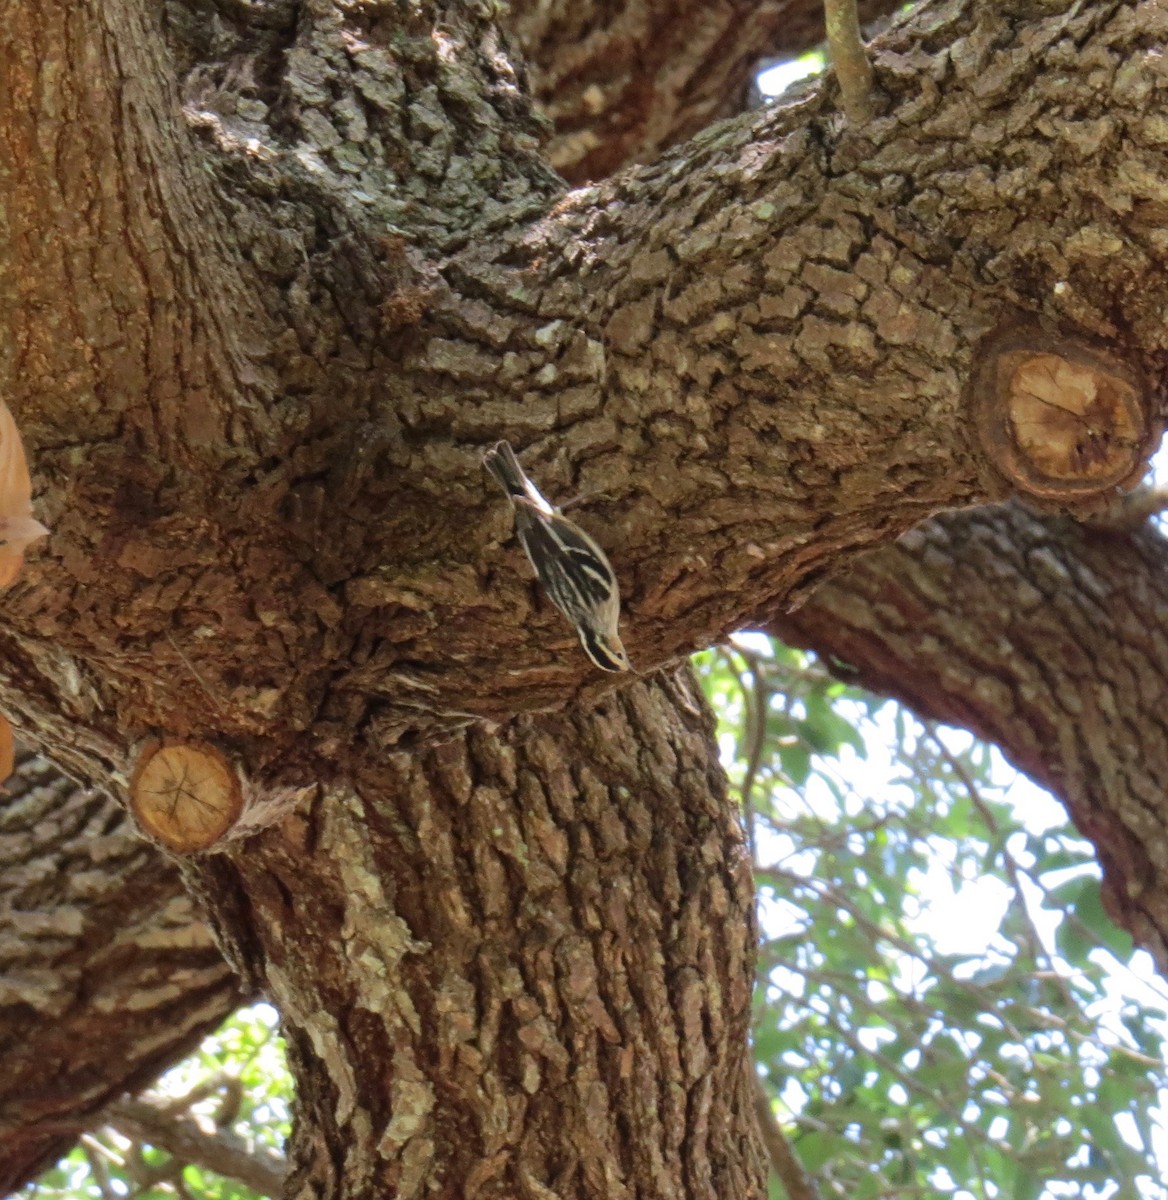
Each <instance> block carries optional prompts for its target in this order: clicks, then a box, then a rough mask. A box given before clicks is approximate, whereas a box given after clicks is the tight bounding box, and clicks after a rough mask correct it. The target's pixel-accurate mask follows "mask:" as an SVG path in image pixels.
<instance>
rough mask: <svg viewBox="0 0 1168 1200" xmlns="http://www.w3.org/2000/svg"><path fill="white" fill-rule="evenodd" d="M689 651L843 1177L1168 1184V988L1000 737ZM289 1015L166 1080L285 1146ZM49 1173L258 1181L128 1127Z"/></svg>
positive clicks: (241, 1032)
mask: <svg viewBox="0 0 1168 1200" xmlns="http://www.w3.org/2000/svg"><path fill="white" fill-rule="evenodd" d="M696 664H697V668H698V671H699V674H700V676H701V678H702V680H703V683H704V685H705V688H706V692H707V695H708V696H709V698H710V700H711V702H712V704H713V705H714V708H715V710H716V711H717V714H718V717H719V719H720V739H721V747H722V751H723V758H724V761H725V763H726V766H727V770H728V772H729V774H730V777H731V780H732V783H733V784H734V786H735V787H736V788H737V790H738V792H739V794H740V796H741V798H742V805H743V811H744V814H745V818H746V822H747V828H748V832H749V837H750V843H751V849H752V853H753V854H754V858H755V866H756V874H757V879H758V885H759V904H760V909H761V916H762V926H763V932H764V936H763V942H762V945H761V948H760V966H759V987H758V1002H757V1009H756V1025H755V1039H754V1046H755V1053H756V1057H757V1061H758V1066H759V1071H760V1075H761V1077H762V1079H763V1080H764V1081H765V1087H766V1088H767V1089H768V1094H769V1096H770V1099H771V1105H772V1110H773V1112H774V1114H775V1119H776V1121H777V1122H779V1124H780V1126H781V1127H782V1128H783V1129H784V1130H785V1133H786V1136H787V1138H788V1139H789V1141H790V1142H791V1143H792V1145H793V1146H794V1148H795V1150H796V1152H797V1154H798V1156H799V1158H800V1159H801V1160H802V1162H803V1164H804V1166H805V1167H806V1169H807V1171H808V1172H809V1173H810V1174H811V1176H812V1177H813V1179H814V1180H815V1183H816V1185H817V1186H818V1188H819V1191H820V1194H821V1196H822V1197H824V1200H828V1198H831V1197H840V1198H844V1197H846V1198H847V1200H866V1198H873V1200H875V1198H876V1197H879V1198H880V1200H895V1198H899V1197H918V1196H926V1197H931V1196H954V1197H956V1198H959V1200H967V1198H969V1197H977V1198H979V1200H982V1198H984V1200H989V1198H991V1197H1004V1198H1008V1200H1039V1197H1044V1198H1048V1200H1056V1198H1060V1200H1061V1198H1064V1197H1085V1198H1087V1197H1098V1198H1104V1197H1108V1196H1113V1195H1118V1196H1120V1197H1123V1198H1124V1200H1127V1198H1128V1197H1131V1198H1133V1200H1134V1198H1135V1197H1137V1196H1144V1197H1148V1198H1152V1197H1163V1196H1168V1192H1165V1191H1164V1190H1162V1189H1161V1188H1160V1185H1159V1184H1157V1183H1156V1182H1155V1181H1156V1179H1157V1178H1158V1172H1157V1170H1156V1166H1155V1163H1154V1160H1153V1156H1152V1152H1151V1143H1152V1135H1153V1130H1152V1120H1151V1116H1150V1113H1151V1111H1152V1108H1153V1105H1154V1102H1155V1097H1156V1088H1157V1086H1161V1087H1163V1086H1164V1064H1163V1060H1162V1053H1163V1051H1162V1045H1161V1039H1162V1037H1163V1036H1164V1032H1165V1026H1164V1024H1163V1018H1164V1015H1165V999H1164V997H1165V996H1166V995H1168V993H1166V992H1165V991H1164V989H1163V987H1162V985H1159V984H1157V985H1156V986H1157V987H1158V989H1159V990H1158V991H1153V989H1152V987H1151V986H1150V985H1144V986H1143V988H1142V990H1140V989H1137V988H1136V986H1135V984H1134V982H1132V981H1133V980H1134V976H1132V975H1131V974H1130V968H1129V967H1128V966H1127V965H1125V964H1126V963H1127V962H1128V961H1129V960H1131V959H1132V952H1131V943H1130V939H1129V938H1128V937H1127V935H1126V934H1124V933H1123V932H1122V931H1120V930H1118V929H1117V928H1116V927H1115V926H1114V925H1112V924H1111V922H1110V921H1109V920H1108V918H1107V916H1106V914H1105V913H1104V910H1103V906H1102V903H1101V900H1100V890H1099V874H1098V870H1097V868H1096V866H1095V863H1094V858H1093V855H1092V850H1091V846H1090V845H1089V844H1088V843H1087V842H1085V841H1084V840H1083V839H1081V838H1079V837H1078V836H1077V835H1076V834H1075V833H1074V831H1073V830H1072V829H1071V828H1070V827H1069V826H1068V825H1067V823H1066V818H1065V815H1064V816H1062V817H1061V818H1059V819H1058V823H1057V824H1055V825H1050V824H1049V823H1048V824H1046V825H1045V827H1044V825H1043V822H1042V820H1041V819H1040V817H1041V813H1036V812H1035V811H1034V809H1033V803H1032V805H1031V808H1030V810H1029V811H1024V810H1023V808H1022V807H1021V806H1020V805H1018V804H1016V803H1015V800H1014V796H1015V793H1016V792H1017V791H1018V790H1019V789H1018V787H1017V786H1015V787H1014V788H1013V789H1008V788H1007V787H1006V786H1005V784H1006V782H1007V781H1008V780H1007V776H1008V775H1009V772H1008V771H1007V770H1006V769H1005V768H1004V767H1003V765H1002V763H1001V761H1000V759H999V758H998V757H997V755H996V753H995V752H992V751H991V750H990V749H989V748H988V747H986V746H984V745H981V744H978V743H975V742H974V741H973V740H972V739H971V738H969V737H968V735H965V734H959V733H956V732H955V731H952V730H943V729H938V728H934V727H930V726H927V725H922V724H920V723H919V722H917V721H916V720H914V719H913V718H912V717H911V716H909V715H908V714H907V713H906V712H905V711H904V710H902V709H900V708H898V707H897V706H896V705H894V704H892V703H890V702H888V703H886V702H884V701H881V700H879V699H877V698H875V697H873V696H870V695H868V694H866V693H863V692H861V691H859V690H858V689H856V688H854V687H849V686H847V685H846V684H844V683H841V682H839V681H838V680H836V679H834V678H833V677H832V676H831V675H830V674H829V673H828V671H827V670H826V669H825V668H824V666H823V664H822V663H820V662H818V661H817V660H815V659H814V658H812V657H811V656H809V655H806V654H803V653H800V652H797V651H794V650H791V649H789V648H787V647H785V646H783V645H781V644H779V643H776V642H773V641H770V640H768V639H764V638H761V637H760V636H755V635H752V636H750V637H748V638H744V639H739V640H736V641H735V643H734V644H733V645H731V646H725V647H721V648H719V649H716V650H712V651H709V652H707V653H705V654H703V655H699V656H698V658H697V659H696ZM1054 809H1055V806H1053V803H1052V802H1050V801H1049V800H1048V801H1047V802H1046V808H1045V811H1047V812H1049V811H1052V810H1054ZM1100 947H1104V948H1105V949H1100ZM1144 957H1145V958H1146V956H1144ZM1137 961H1138V960H1137ZM1117 979H1119V980H1120V981H1121V982H1123V981H1125V980H1126V981H1127V984H1128V987H1127V994H1126V995H1121V994H1117V988H1116V982H1115V981H1116V980H1117ZM274 1023H275V1014H274V1013H273V1012H272V1010H271V1009H269V1008H267V1006H264V1005H260V1006H257V1007H255V1008H252V1009H247V1010H244V1011H242V1012H241V1013H239V1014H237V1015H236V1016H235V1017H234V1018H233V1019H232V1020H231V1021H229V1022H227V1024H226V1025H224V1026H223V1028H222V1029H220V1030H219V1031H218V1033H216V1034H215V1035H214V1036H213V1037H211V1038H208V1039H207V1041H206V1042H205V1043H204V1045H203V1048H202V1049H201V1050H200V1051H199V1053H198V1054H197V1055H195V1056H194V1057H193V1058H192V1059H190V1060H188V1061H187V1062H186V1063H184V1064H182V1065H181V1066H179V1067H176V1068H175V1069H174V1070H173V1071H171V1072H170V1073H169V1074H168V1075H166V1076H165V1077H164V1078H163V1079H162V1080H161V1081H160V1083H159V1085H158V1087H157V1089H156V1092H157V1093H158V1094H159V1096H164V1097H166V1098H167V1100H168V1103H169V1104H170V1105H171V1106H172V1107H173V1108H174V1109H175V1111H192V1112H195V1113H197V1114H199V1116H200V1118H201V1119H202V1120H203V1121H204V1123H206V1125H207V1128H208V1129H217V1128H223V1127H224V1126H231V1127H233V1128H234V1129H235V1130H236V1131H237V1132H239V1133H241V1134H243V1135H244V1136H247V1137H250V1138H252V1139H253V1140H254V1141H255V1142H260V1143H264V1144H266V1145H269V1146H272V1147H275V1148H278V1147H279V1146H280V1145H281V1144H282V1141H283V1138H284V1136H285V1135H286V1133H287V1126H288V1116H287V1109H288V1097H289V1095H290V1090H291V1083H290V1080H289V1078H288V1075H287V1070H286V1068H285V1067H284V1064H283V1061H282V1055H281V1053H280V1050H279V1046H278V1039H276V1038H275V1036H274ZM771 1187H772V1193H771V1194H772V1196H773V1197H774V1198H775V1200H780V1198H781V1197H782V1196H783V1195H784V1193H783V1191H782V1188H781V1185H780V1184H779V1182H778V1179H777V1178H776V1179H773V1180H772V1184H771ZM30 1194H32V1195H37V1196H53V1197H58V1196H59V1197H82V1196H86V1197H90V1196H105V1197H113V1196H119V1197H143V1198H153V1197H161V1196H173V1195H175V1194H179V1195H189V1196H192V1197H208V1198H214V1200H252V1197H254V1196H255V1193H254V1192H252V1191H250V1190H248V1189H247V1188H245V1187H243V1185H241V1184H238V1183H233V1182H231V1181H230V1180H227V1179H225V1178H223V1177H222V1176H217V1175H215V1174H214V1173H213V1172H212V1171H210V1170H208V1169H207V1168H206V1167H201V1166H197V1165H191V1164H187V1165H186V1166H185V1168H184V1167H183V1165H182V1164H181V1163H176V1162H174V1161H172V1160H171V1159H170V1157H169V1156H167V1155H165V1154H162V1153H160V1152H159V1151H156V1150H154V1149H151V1148H147V1147H144V1146H142V1145H139V1144H137V1143H134V1142H132V1141H130V1140H129V1139H127V1138H126V1137H124V1136H121V1135H119V1134H118V1133H116V1132H115V1131H113V1130H111V1129H109V1128H106V1129H103V1130H101V1131H98V1132H96V1133H94V1134H91V1135H86V1137H85V1139H84V1140H83V1142H82V1144H81V1145H79V1146H78V1147H77V1148H76V1149H75V1150H74V1151H73V1153H72V1154H71V1155H70V1156H69V1157H68V1158H67V1159H65V1160H64V1161H63V1162H62V1163H61V1164H60V1165H59V1166H58V1167H56V1168H55V1169H54V1170H53V1171H51V1172H49V1173H48V1174H47V1175H46V1176H45V1177H44V1178H43V1179H42V1180H41V1181H40V1183H39V1184H38V1185H36V1186H35V1187H34V1188H32V1189H30Z"/></svg>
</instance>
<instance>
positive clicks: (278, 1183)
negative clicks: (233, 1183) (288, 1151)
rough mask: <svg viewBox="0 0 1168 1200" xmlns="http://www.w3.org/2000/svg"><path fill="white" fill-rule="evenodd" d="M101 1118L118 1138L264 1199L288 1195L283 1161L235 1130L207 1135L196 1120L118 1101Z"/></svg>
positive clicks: (140, 1102) (147, 1105)
mask: <svg viewBox="0 0 1168 1200" xmlns="http://www.w3.org/2000/svg"><path fill="white" fill-rule="evenodd" d="M102 1115H103V1120H104V1121H105V1122H106V1123H107V1124H109V1125H112V1126H113V1128H115V1129H116V1130H118V1132H119V1133H122V1134H124V1135H125V1136H126V1137H128V1138H131V1139H132V1140H134V1141H138V1142H147V1143H149V1144H150V1145H151V1146H155V1147H157V1148H158V1149H159V1150H165V1151H166V1152H167V1153H168V1154H170V1155H172V1156H173V1157H174V1158H175V1159H177V1160H178V1161H179V1162H181V1163H193V1164H195V1165H196V1166H200V1167H206V1168H207V1169H209V1170H212V1171H217V1172H218V1173H219V1174H220V1175H225V1176H226V1177H227V1178H228V1179H236V1180H238V1181H239V1182H240V1183H243V1184H246V1185H247V1186H248V1187H249V1188H251V1189H252V1190H253V1191H256V1192H259V1193H260V1194H261V1195H263V1196H280V1195H281V1194H282V1192H283V1186H284V1176H285V1174H286V1171H287V1163H286V1162H285V1160H284V1156H283V1155H281V1154H277V1153H276V1152H275V1151H274V1150H270V1149H268V1147H266V1146H260V1145H257V1146H255V1147H254V1148H251V1147H249V1146H248V1145H247V1144H246V1143H245V1142H244V1140H243V1139H242V1138H240V1137H238V1136H237V1135H236V1134H235V1133H233V1132H232V1131H231V1130H230V1129H217V1130H216V1131H215V1132H214V1133H204V1132H203V1130H202V1129H200V1128H199V1126H198V1125H197V1124H195V1122H194V1121H193V1120H190V1119H189V1118H184V1117H177V1116H175V1115H173V1114H171V1113H168V1112H165V1111H163V1110H162V1109H160V1108H158V1107H157V1106H155V1105H154V1104H152V1103H148V1102H146V1101H143V1100H119V1101H117V1102H116V1103H115V1104H111V1105H110V1106H109V1107H108V1108H107V1109H106V1110H105V1111H104V1113H103V1114H102Z"/></svg>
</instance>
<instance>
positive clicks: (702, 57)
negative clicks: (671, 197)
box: [506, 0, 896, 183]
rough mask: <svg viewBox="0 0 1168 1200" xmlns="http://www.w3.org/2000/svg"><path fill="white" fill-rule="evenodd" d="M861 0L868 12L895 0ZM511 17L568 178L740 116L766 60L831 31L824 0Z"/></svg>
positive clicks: (558, 9) (525, 10)
mask: <svg viewBox="0 0 1168 1200" xmlns="http://www.w3.org/2000/svg"><path fill="white" fill-rule="evenodd" d="M857 7H858V9H859V16H860V20H861V21H862V22H863V23H864V24H868V23H869V22H871V21H873V20H875V19H876V18H877V17H882V16H884V15H886V14H887V13H890V12H892V11H893V10H894V9H895V8H896V5H895V4H894V3H891V2H889V0H861V2H860V3H859V4H858V6H857ZM506 19H507V24H508V26H509V28H511V29H512V30H514V32H515V34H516V36H517V37H518V39H519V42H520V44H521V45H522V47H523V53H524V57H525V58H526V59H527V61H528V63H529V64H530V66H531V89H532V95H533V96H534V97H535V99H536V101H537V102H538V104H539V106H540V108H541V110H542V111H543V112H544V113H545V114H546V115H547V116H548V117H549V118H550V120H551V121H552V124H553V126H554V130H555V131H554V133H553V134H552V136H551V138H550V139H549V140H548V143H547V148H546V152H547V156H548V160H549V161H550V162H551V164H552V165H553V166H554V167H555V168H556V170H557V171H559V172H560V173H561V174H562V175H563V176H564V178H565V179H567V180H569V181H570V182H572V183H585V182H587V181H588V180H592V179H601V178H603V177H604V176H606V175H611V174H612V172H613V171H615V170H617V169H619V168H620V167H624V166H627V165H628V164H629V163H633V162H651V161H652V160H653V159H654V158H656V157H657V156H658V155H659V154H660V153H661V152H662V151H663V150H665V149H667V148H668V147H669V146H672V145H674V144H675V143H677V142H680V141H683V140H684V139H685V138H687V137H691V136H692V135H693V134H695V133H697V132H698V131H699V130H701V129H704V128H705V127H706V126H707V125H709V124H710V123H711V122H712V121H716V120H718V119H720V118H722V117H730V116H736V115H737V114H738V113H740V112H742V110H743V109H744V108H745V107H746V100H747V97H748V95H749V92H750V89H751V86H752V84H753V82H754V77H755V74H756V73H757V71H758V69H759V64H760V63H761V62H762V61H763V60H767V59H780V60H781V59H787V58H796V57H798V56H799V55H800V54H802V53H803V52H804V51H806V50H809V49H812V48H814V47H815V46H817V45H818V44H819V43H820V42H822V41H823V37H824V28H823V3H822V0H716V2H713V3H712V2H711V0H694V2H689V0H687V2H685V3H677V0H593V2H589V0H551V2H550V3H549V2H548V0H512V3H511V4H510V5H509V11H508V14H507V18H506Z"/></svg>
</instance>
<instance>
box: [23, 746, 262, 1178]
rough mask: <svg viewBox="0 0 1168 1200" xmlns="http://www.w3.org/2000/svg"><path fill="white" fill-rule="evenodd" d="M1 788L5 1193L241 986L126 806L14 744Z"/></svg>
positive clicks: (218, 1015) (204, 1026)
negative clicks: (17, 756)
mask: <svg viewBox="0 0 1168 1200" xmlns="http://www.w3.org/2000/svg"><path fill="white" fill-rule="evenodd" d="M8 793H9V794H8V797H7V798H6V799H5V801H4V802H3V803H2V804H0V1195H8V1194H9V1193H10V1192H12V1191H14V1190H15V1189H16V1188H18V1187H20V1186H21V1185H22V1184H24V1183H26V1182H27V1181H28V1180H30V1179H32V1178H34V1177H35V1176H36V1175H37V1174H38V1173H39V1172H40V1171H42V1170H44V1168H45V1167H47V1166H50V1165H51V1164H52V1163H53V1162H54V1161H56V1159H57V1158H58V1157H60V1155H62V1154H64V1153H65V1152H66V1151H67V1150H68V1149H69V1148H70V1146H72V1144H73V1143H74V1141H76V1138H77V1134H78V1133H79V1132H80V1131H81V1130H83V1129H84V1128H85V1127H86V1125H87V1124H88V1122H89V1121H90V1119H92V1117H93V1114H95V1113H96V1112H98V1111H99V1110H100V1109H101V1108H102V1107H103V1106H104V1105H105V1104H107V1103H108V1102H109V1101H110V1100H111V1099H114V1098H116V1097H117V1096H118V1095H119V1094H120V1093H121V1092H122V1091H125V1090H134V1089H136V1088H139V1087H142V1086H144V1085H145V1084H147V1083H149V1082H150V1081H151V1080H153V1078H154V1077H155V1075H156V1074H157V1073H158V1072H159V1071H161V1070H164V1069H165V1068H166V1067H168V1066H170V1065H171V1063H172V1062H174V1061H176V1060H177V1059H180V1058H182V1057H183V1056H184V1055H186V1054H188V1053H190V1051H191V1050H193V1049H194V1047H195V1046H196V1045H197V1044H198V1042H199V1039H200V1038H202V1036H203V1035H204V1034H205V1033H207V1032H208V1031H210V1030H211V1029H213V1028H214V1027H215V1026H216V1025H218V1024H219V1023H220V1022H221V1021H222V1020H223V1019H224V1018H225V1017H226V1016H227V1015H228V1014H229V1013H230V1012H231V1011H232V1010H233V1009H234V1008H236V1007H237V1006H238V1004H239V1003H240V1002H241V1001H242V998H243V997H242V994H241V992H240V989H239V987H238V984H237V982H236V979H235V976H234V975H233V973H232V971H231V969H230V968H229V967H228V966H227V964H226V963H225V962H224V961H223V956H222V954H221V953H220V952H219V950H218V949H217V948H216V946H215V943H214V942H213V940H212V938H211V933H210V930H209V929H208V928H207V927H206V925H205V924H204V923H203V921H202V920H201V919H200V918H199V917H198V916H197V915H196V913H195V912H194V908H193V905H192V902H191V900H190V899H189V897H188V896H187V895H186V894H185V892H184V891H183V889H182V886H181V883H180V880H179V875H178V872H177V870H175V868H174V867H173V866H172V865H171V864H169V863H166V862H164V861H163V860H162V859H161V857H160V856H159V855H158V852H157V851H156V850H154V848H153V847H152V846H150V845H148V844H147V843H146V842H144V841H142V840H141V838H140V837H139V836H138V835H137V833H136V832H135V830H134V829H133V826H132V823H131V822H130V820H129V818H128V817H127V816H126V813H125V812H124V810H123V809H121V808H120V807H118V805H116V804H115V803H114V802H113V801H112V800H110V799H109V798H108V797H106V796H103V795H100V794H98V793H96V792H89V791H84V790H82V789H80V788H78V787H77V785H76V784H74V783H72V782H70V781H69V780H67V779H65V778H64V777H63V776H62V775H59V774H58V773H57V772H56V771H55V770H54V769H53V768H51V767H50V766H49V765H48V764H47V763H46V762H45V761H44V760H43V759H40V758H35V757H32V756H31V755H28V756H25V757H24V758H23V760H22V761H21V763H20V765H19V767H18V770H17V774H16V775H15V776H13V778H12V779H11V780H10V781H9V783H8Z"/></svg>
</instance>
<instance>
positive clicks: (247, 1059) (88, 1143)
mask: <svg viewBox="0 0 1168 1200" xmlns="http://www.w3.org/2000/svg"><path fill="white" fill-rule="evenodd" d="M277 1023H278V1016H277V1014H276V1012H275V1010H274V1009H272V1008H271V1007H270V1006H269V1005H266V1004H257V1005H254V1006H252V1007H251V1008H245V1009H240V1010H239V1012H237V1013H236V1014H235V1015H234V1016H232V1017H231V1018H230V1019H229V1020H228V1021H226V1022H224V1024H223V1025H222V1026H221V1027H220V1028H219V1029H218V1030H216V1032H215V1033H213V1034H211V1035H210V1036H209V1037H207V1038H205V1039H204V1040H203V1043H202V1045H201V1046H200V1047H199V1049H198V1051H197V1052H196V1053H194V1054H192V1055H191V1056H190V1057H189V1058H188V1059H186V1060H185V1061H183V1062H182V1063H180V1064H179V1065H178V1066H176V1067H174V1068H173V1069H172V1070H170V1071H168V1072H167V1073H166V1074H165V1075H163V1076H162V1078H161V1079H159V1080H158V1082H157V1084H156V1085H155V1086H154V1088H153V1089H152V1090H151V1092H150V1093H149V1094H148V1097H147V1098H148V1099H149V1100H151V1101H152V1102H153V1103H155V1104H157V1105H158V1106H159V1107H162V1108H165V1110H166V1112H167V1113H168V1114H169V1115H170V1116H171V1117H173V1118H176V1119H180V1118H182V1117H184V1116H191V1117H194V1119H195V1120H196V1121H197V1122H198V1124H199V1126H200V1127H201V1128H202V1130H203V1132H204V1133H206V1134H208V1135H210V1136H211V1137H213V1136H214V1135H215V1134H216V1133H217V1132H219V1131H223V1130H231V1131H233V1132H234V1133H235V1134H236V1135H238V1137H239V1138H241V1139H242V1140H243V1142H244V1144H245V1146H246V1147H248V1148H250V1149H251V1150H252V1151H253V1152H254V1151H255V1149H256V1148H257V1147H259V1146H266V1147H269V1148H271V1149H273V1150H280V1149H282V1148H283V1144H284V1140H285V1138H286V1137H287V1136H288V1131H289V1113H288V1108H289V1101H290V1097H291V1094H292V1079H291V1076H290V1075H289V1073H288V1068H287V1065H286V1063H285V1061H284V1051H283V1045H282V1039H280V1037H279V1036H278V1035H277V1033H276V1026H277ZM25 1195H26V1196H28V1197H34V1196H35V1197H38V1198H39V1197H53V1198H56V1197H62V1198H67V1200H82V1198H89V1197H100V1198H101V1200H111V1198H113V1197H119V1198H122V1197H124V1198H126V1200H156V1198H161V1197H172V1196H180V1197H191V1198H192V1200H257V1193H256V1192H254V1191H252V1190H251V1189H250V1188H248V1187H246V1186H244V1185H243V1184H242V1183H239V1182H237V1181H236V1180H234V1179H230V1178H227V1177H225V1176H224V1175H221V1174H218V1173H217V1172H215V1171H213V1170H211V1169H209V1168H208V1167H207V1166H205V1165H202V1164H199V1163H191V1162H184V1161H182V1160H181V1159H176V1158H174V1157H172V1156H171V1155H170V1154H168V1153H166V1152H165V1151H163V1150H160V1149H159V1148H157V1147H154V1146H151V1145H149V1144H147V1143H143V1142H141V1141H138V1140H135V1139H134V1138H131V1137H127V1136H126V1135H125V1134H124V1133H123V1132H121V1131H119V1129H118V1128H117V1117H116V1113H115V1114H114V1115H112V1117H111V1123H110V1124H108V1125H104V1126H102V1127H101V1128H99V1129H95V1130H94V1131H93V1132H91V1133H87V1134H85V1135H83V1136H82V1138H81V1140H80V1142H79V1143H78V1144H77V1146H75V1147H74V1148H73V1151H72V1152H71V1153H70V1154H69V1155H68V1156H67V1157H65V1158H63V1159H62V1160H61V1161H60V1162H59V1163H58V1164H57V1165H56V1166H55V1167H54V1168H53V1169H52V1170H50V1171H47V1172H46V1173H45V1174H44V1175H42V1176H41V1178H40V1179H39V1180H38V1181H37V1182H36V1183H34V1184H32V1185H31V1186H30V1187H29V1188H28V1189H27V1190H26V1192H25Z"/></svg>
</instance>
